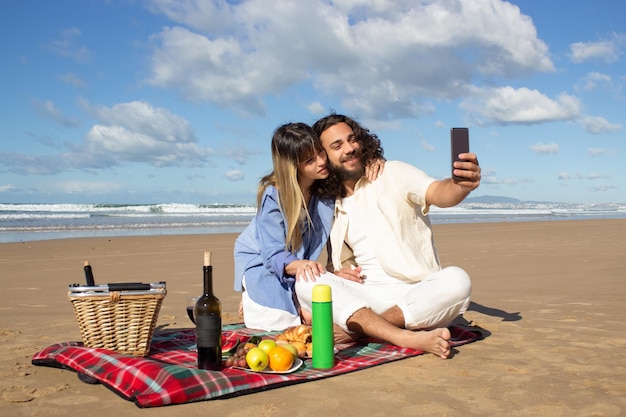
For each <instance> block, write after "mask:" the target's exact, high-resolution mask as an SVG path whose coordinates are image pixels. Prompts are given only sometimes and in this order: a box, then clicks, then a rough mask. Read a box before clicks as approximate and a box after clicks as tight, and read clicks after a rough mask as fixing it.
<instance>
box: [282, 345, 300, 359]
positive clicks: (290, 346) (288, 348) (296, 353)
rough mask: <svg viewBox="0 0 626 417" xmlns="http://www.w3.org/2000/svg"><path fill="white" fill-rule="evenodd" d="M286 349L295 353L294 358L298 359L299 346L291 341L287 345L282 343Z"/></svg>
mask: <svg viewBox="0 0 626 417" xmlns="http://www.w3.org/2000/svg"><path fill="white" fill-rule="evenodd" d="M282 347H284V348H285V349H287V350H288V351H289V352H291V354H292V355H293V358H294V359H296V358H297V357H298V348H297V347H295V346H294V345H292V344H291V343H287V344H286V345H282Z"/></svg>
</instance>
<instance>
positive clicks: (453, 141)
mask: <svg viewBox="0 0 626 417" xmlns="http://www.w3.org/2000/svg"><path fill="white" fill-rule="evenodd" d="M450 149H451V153H450V156H451V159H452V161H451V163H450V165H451V166H452V169H451V172H452V179H455V180H458V181H464V180H466V178H460V177H457V176H456V175H454V161H460V160H461V159H459V154H462V153H468V152H469V130H468V129H467V128H466V127H453V128H452V129H450Z"/></svg>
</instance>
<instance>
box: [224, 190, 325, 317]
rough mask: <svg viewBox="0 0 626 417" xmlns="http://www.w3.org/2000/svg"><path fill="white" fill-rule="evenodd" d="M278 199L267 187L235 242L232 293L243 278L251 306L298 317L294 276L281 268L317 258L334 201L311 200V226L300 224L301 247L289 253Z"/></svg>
mask: <svg viewBox="0 0 626 417" xmlns="http://www.w3.org/2000/svg"><path fill="white" fill-rule="evenodd" d="M278 199H279V197H278V190H277V189H276V188H275V187H273V186H268V187H267V189H266V190H265V193H264V194H263V197H262V198H261V206H260V208H259V210H258V213H257V215H256V216H255V217H254V218H253V219H252V222H250V224H249V225H248V227H247V228H246V229H245V230H244V231H243V232H242V233H241V235H239V237H238V238H237V240H236V241H235V251H234V252H235V291H242V290H243V287H242V279H243V276H244V275H245V277H246V291H247V292H248V295H249V296H250V298H251V299H252V300H253V301H254V302H255V303H257V304H260V305H263V306H266V307H272V308H277V309H281V310H285V311H289V312H290V313H292V314H298V312H297V311H296V307H295V304H294V301H293V297H294V294H293V290H294V284H295V277H294V276H291V275H286V274H285V266H287V265H288V264H290V263H291V262H293V261H295V260H299V259H312V260H317V259H318V258H319V256H320V255H321V253H322V250H323V249H324V247H325V246H326V242H327V240H328V235H329V233H330V228H331V225H332V220H333V210H334V201H333V200H330V199H328V200H327V199H319V198H317V197H315V196H313V197H312V198H311V201H310V203H309V207H308V210H309V215H310V216H311V221H312V223H311V224H309V223H308V222H307V221H306V220H305V221H303V222H301V224H300V228H301V229H300V230H301V231H302V246H300V248H299V249H298V250H297V251H295V253H291V251H289V250H288V249H287V241H286V234H287V232H286V231H287V227H286V226H287V222H286V220H285V216H284V215H283V213H282V211H281V209H280V205H279V203H278Z"/></svg>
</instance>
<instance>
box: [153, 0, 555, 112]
mask: <svg viewBox="0 0 626 417" xmlns="http://www.w3.org/2000/svg"><path fill="white" fill-rule="evenodd" d="M150 4H151V8H152V10H153V11H155V12H159V13H163V14H164V15H166V16H168V17H169V18H170V19H173V20H174V22H175V23H176V24H178V25H179V26H174V27H168V28H165V29H163V31H161V32H160V33H158V34H155V36H154V37H153V46H154V52H153V55H152V69H151V76H150V77H149V80H148V82H149V83H151V84H152V85H155V86H161V87H164V88H175V89H177V90H178V91H179V92H180V94H181V95H182V96H184V97H185V98H186V99H188V100H190V101H194V102H204V101H206V102H212V103H216V104H218V105H221V106H228V107H232V108H235V109H237V110H238V111H244V112H247V113H252V114H263V113H264V111H265V106H264V102H263V101H262V100H263V96H264V95H266V94H274V93H277V92H281V91H286V90H288V89H289V88H292V87H294V86H298V85H300V84H302V83H304V82H311V83H312V84H313V86H314V87H315V88H316V89H318V90H319V91H320V92H322V93H324V94H328V95H331V96H335V97H339V98H340V99H341V100H343V105H344V106H345V107H346V108H347V109H348V110H349V111H350V112H352V113H353V114H357V115H359V116H360V117H366V118H371V119H374V118H376V119H390V118H392V119H393V118H402V117H409V116H410V117H414V116H419V115H422V114H428V113H432V112H433V111H434V106H433V104H432V103H431V102H425V101H424V99H425V97H435V99H450V98H452V99H453V98H459V97H463V96H465V95H466V94H467V93H468V91H469V90H470V87H471V85H472V83H473V82H474V80H475V79H478V78H480V79H481V80H489V79H490V78H491V77H493V76H498V77H508V78H511V77H512V78H515V77H517V76H520V75H527V74H533V73H536V72H549V71H553V70H554V65H553V64H552V62H551V60H550V58H549V56H548V48H547V46H546V45H545V43H544V42H543V41H542V40H540V39H539V38H538V37H537V32H536V29H535V27H534V25H533V23H532V20H531V19H530V18H529V17H527V16H524V15H522V14H521V12H520V10H519V8H518V7H517V6H514V5H512V4H510V3H508V2H505V1H501V0H484V1H481V2H477V1H474V0H457V1H441V2H430V1H420V2H416V1H407V0H403V1H376V2H371V1H355V0H343V1H342V0H339V1H334V2H333V3H332V4H330V3H329V2H327V1H323V0H311V1H306V2H303V1H298V0H284V1H281V2H280V7H268V3H267V2H266V1H264V0H248V1H241V2H236V3H227V2H220V3H219V6H215V4H214V2H202V1H193V0H186V1H183V2H180V1H177V2H174V1H173V0H153V1H151V2H150ZM459 22H462V24H459ZM183 26H184V27H183Z"/></svg>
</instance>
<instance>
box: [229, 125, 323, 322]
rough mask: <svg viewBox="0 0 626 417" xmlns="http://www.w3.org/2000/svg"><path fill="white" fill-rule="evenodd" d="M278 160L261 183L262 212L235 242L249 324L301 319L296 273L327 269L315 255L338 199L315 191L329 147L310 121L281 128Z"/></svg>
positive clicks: (276, 140) (275, 145) (275, 142)
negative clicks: (314, 130)
mask: <svg viewBox="0 0 626 417" xmlns="http://www.w3.org/2000/svg"><path fill="white" fill-rule="evenodd" d="M272 163H273V166H274V169H273V171H272V172H271V173H270V174H269V175H266V176H265V177H263V178H262V179H261V182H260V184H259V189H258V193H257V207H258V209H257V210H258V212H257V215H256V216H255V217H254V218H253V219H252V222H251V223H250V225H249V226H248V227H247V228H246V229H245V230H244V231H243V233H241V235H240V236H239V237H238V238H237V240H236V242H235V290H236V291H242V292H243V294H242V306H243V312H244V323H245V325H246V327H250V328H255V329H263V330H282V329H284V328H286V327H289V326H292V325H296V324H300V323H301V318H300V311H299V309H298V306H297V302H296V301H295V300H296V297H295V294H294V283H295V278H296V276H298V277H299V278H300V277H301V276H303V275H305V274H307V275H308V274H310V273H311V272H310V270H313V269H314V270H315V271H318V273H322V272H324V268H323V266H322V265H321V264H320V263H318V262H315V261H316V260H317V259H318V258H319V256H320V255H321V253H322V250H323V249H324V247H325V245H326V241H327V239H328V234H329V232H330V227H331V224H332V219H333V207H334V200H332V199H320V198H318V197H316V196H315V195H312V193H311V190H312V187H313V184H314V182H315V181H319V180H322V179H324V178H326V177H328V169H327V167H326V152H325V151H324V150H323V148H322V146H321V144H320V141H319V139H318V137H317V136H316V135H315V133H314V132H313V130H312V129H311V128H310V127H309V126H308V125H306V124H304V123H289V124H285V125H283V126H280V127H279V128H278V129H276V131H275V132H274V135H273V137H272ZM311 260H312V261H311Z"/></svg>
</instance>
